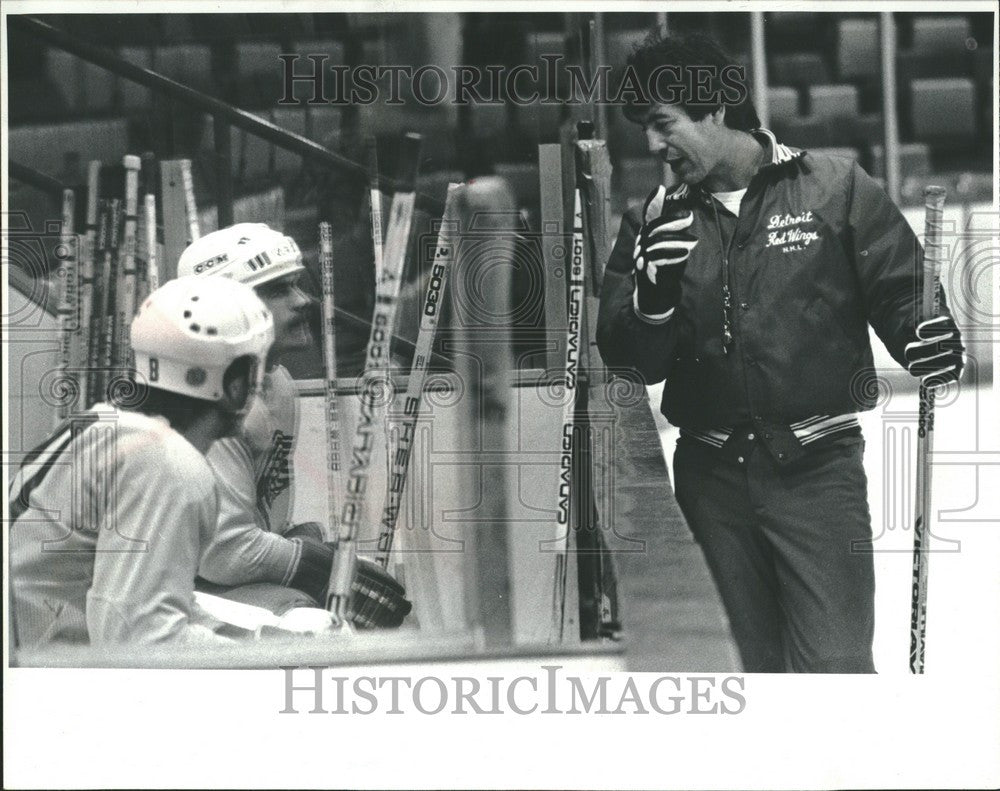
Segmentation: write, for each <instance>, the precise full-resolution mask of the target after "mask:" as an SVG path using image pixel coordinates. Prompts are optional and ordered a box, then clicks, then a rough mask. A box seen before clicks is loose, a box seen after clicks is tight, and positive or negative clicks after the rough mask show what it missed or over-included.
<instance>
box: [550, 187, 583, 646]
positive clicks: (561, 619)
mask: <svg viewBox="0 0 1000 791" xmlns="http://www.w3.org/2000/svg"><path fill="white" fill-rule="evenodd" d="M583 249H584V248H583V206H582V202H581V196H580V190H579V189H577V190H576V191H575V195H574V199H573V246H572V249H571V251H570V261H569V295H568V299H569V301H568V302H567V306H568V309H567V322H566V360H565V368H564V379H563V385H564V387H565V388H566V393H565V395H564V403H563V420H562V435H561V447H560V454H559V492H558V499H557V504H558V505H557V515H556V520H557V522H558V524H559V527H560V530H561V531H565V535H564V536H563V535H560V537H559V539H558V541H559V543H560V545H561V547H560V550H559V555H558V556H557V557H556V587H555V591H554V600H553V605H554V607H553V618H554V622H553V627H554V631H555V634H556V635H558V639H559V641H560V642H562V640H563V638H564V636H565V635H564V633H565V623H566V579H567V571H568V565H569V557H568V554H569V540H570V498H571V496H572V483H571V482H572V479H573V432H574V426H575V420H574V418H575V413H576V386H577V374H578V372H579V364H580V319H581V318H582V310H583V264H584V255H583Z"/></svg>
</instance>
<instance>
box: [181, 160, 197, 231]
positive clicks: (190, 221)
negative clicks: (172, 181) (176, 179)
mask: <svg viewBox="0 0 1000 791" xmlns="http://www.w3.org/2000/svg"><path fill="white" fill-rule="evenodd" d="M180 162H181V165H180V167H181V183H182V184H183V185H184V208H185V213H186V215H187V225H188V243H191V242H194V241H196V240H197V239H199V238H201V230H200V229H199V227H198V206H197V205H196V204H195V200H194V179H193V178H191V160H190V159H182V160H181V161H180Z"/></svg>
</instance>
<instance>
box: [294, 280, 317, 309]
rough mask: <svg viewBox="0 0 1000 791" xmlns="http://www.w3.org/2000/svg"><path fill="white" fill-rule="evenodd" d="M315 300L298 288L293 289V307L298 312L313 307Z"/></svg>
mask: <svg viewBox="0 0 1000 791" xmlns="http://www.w3.org/2000/svg"><path fill="white" fill-rule="evenodd" d="M314 301H315V300H314V299H313V298H312V297H311V296H309V295H308V294H307V293H306V292H305V291H303V290H302V289H301V288H299V287H298V286H296V287H295V288H294V289H292V306H293V307H294V308H295V309H297V310H302V309H304V308H307V307H308V306H309V305H311V304H312V303H313V302H314Z"/></svg>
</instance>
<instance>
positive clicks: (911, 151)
mask: <svg viewBox="0 0 1000 791" xmlns="http://www.w3.org/2000/svg"><path fill="white" fill-rule="evenodd" d="M882 151H883V147H882V146H881V145H880V144H879V145H873V146H872V169H871V175H872V176H874V177H875V178H885V159H884V157H883V156H882ZM899 168H900V171H901V172H902V175H903V176H904V177H906V176H929V175H930V174H931V151H930V146H928V145H927V144H926V143H901V144H900V146H899Z"/></svg>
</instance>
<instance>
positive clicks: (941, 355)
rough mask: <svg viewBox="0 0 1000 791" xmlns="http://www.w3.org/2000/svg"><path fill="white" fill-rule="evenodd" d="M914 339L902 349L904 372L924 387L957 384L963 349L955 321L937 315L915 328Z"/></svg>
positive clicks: (962, 360)
mask: <svg viewBox="0 0 1000 791" xmlns="http://www.w3.org/2000/svg"><path fill="white" fill-rule="evenodd" d="M916 336H917V339H916V340H915V341H913V342H912V343H908V344H906V347H905V348H904V349H903V356H904V357H905V358H906V370H907V371H909V372H910V374H912V375H913V376H916V377H919V378H920V381H921V383H923V384H924V385H927V386H928V387H934V386H937V385H945V384H950V383H951V382H957V381H958V378H959V377H960V376H961V375H962V366H963V364H964V362H965V358H964V352H965V347H964V346H962V338H961V335H960V334H959V332H958V327H956V326H955V320H954V319H953V318H952V317H951V316H948V315H941V316H938V317H937V318H934V319H927V320H926V321H922V322H920V324H918V325H917V329H916Z"/></svg>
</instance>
